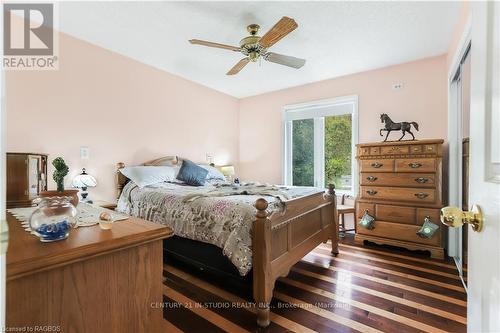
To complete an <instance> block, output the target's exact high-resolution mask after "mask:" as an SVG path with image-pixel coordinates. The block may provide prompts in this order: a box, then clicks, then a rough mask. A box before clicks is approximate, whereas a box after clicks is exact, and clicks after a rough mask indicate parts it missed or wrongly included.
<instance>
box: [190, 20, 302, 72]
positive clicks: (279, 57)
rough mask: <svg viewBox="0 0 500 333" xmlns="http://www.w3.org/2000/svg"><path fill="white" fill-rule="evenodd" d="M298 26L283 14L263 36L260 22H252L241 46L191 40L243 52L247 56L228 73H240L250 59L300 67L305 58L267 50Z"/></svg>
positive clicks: (191, 41)
mask: <svg viewBox="0 0 500 333" xmlns="http://www.w3.org/2000/svg"><path fill="white" fill-rule="evenodd" d="M297 27H298V25H297V22H295V20H294V19H292V18H289V17H286V16H283V17H282V18H281V19H280V20H279V21H278V22H277V23H276V24H275V25H274V26H273V27H272V28H271V29H270V30H269V31H268V32H266V33H265V34H264V35H263V36H262V37H261V36H258V35H257V33H258V32H259V29H260V26H259V25H258V24H250V25H248V26H247V31H248V32H249V33H250V36H246V37H245V38H243V39H242V40H241V41H240V47H234V46H231V45H226V44H220V43H213V42H208V41H204V40H199V39H191V40H189V42H190V43H191V44H197V45H203V46H209V47H214V48H219V49H226V50H231V51H237V52H239V53H242V54H243V55H244V56H245V58H243V59H241V60H240V61H239V62H238V63H237V64H236V65H234V66H233V67H232V68H231V69H230V70H229V72H227V73H226V74H227V75H235V74H238V73H239V72H240V71H241V70H242V69H243V68H244V67H245V66H246V65H247V64H248V63H249V62H250V61H251V62H257V61H259V64H260V63H261V61H262V58H264V60H266V61H269V62H273V63H275V64H280V65H284V66H288V67H293V68H297V69H298V68H300V67H302V66H304V64H305V62H306V61H305V60H304V59H300V58H295V57H291V56H286V55H283V54H278V53H273V52H268V51H267V50H268V49H269V48H270V47H271V46H273V45H274V44H276V43H277V42H278V41H279V40H281V39H283V38H284V37H286V36H287V35H288V34H289V33H290V32H292V31H293V30H295V29H296V28H297Z"/></svg>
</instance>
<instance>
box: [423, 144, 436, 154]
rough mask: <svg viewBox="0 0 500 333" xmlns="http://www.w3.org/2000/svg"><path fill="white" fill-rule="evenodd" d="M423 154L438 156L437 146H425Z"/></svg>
mask: <svg viewBox="0 0 500 333" xmlns="http://www.w3.org/2000/svg"><path fill="white" fill-rule="evenodd" d="M423 153H424V154H436V153H437V146H436V145H425V146H424V147H423Z"/></svg>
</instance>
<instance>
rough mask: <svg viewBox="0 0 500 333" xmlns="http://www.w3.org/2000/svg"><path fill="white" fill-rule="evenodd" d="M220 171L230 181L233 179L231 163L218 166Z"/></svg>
mask: <svg viewBox="0 0 500 333" xmlns="http://www.w3.org/2000/svg"><path fill="white" fill-rule="evenodd" d="M220 172H222V174H223V175H224V176H225V177H226V179H227V180H229V181H230V182H232V181H233V176H234V166H233V165H225V166H221V167H220Z"/></svg>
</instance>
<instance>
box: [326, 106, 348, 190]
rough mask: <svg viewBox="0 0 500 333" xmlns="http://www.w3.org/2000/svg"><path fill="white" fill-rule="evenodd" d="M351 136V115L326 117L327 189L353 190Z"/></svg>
mask: <svg viewBox="0 0 500 333" xmlns="http://www.w3.org/2000/svg"><path fill="white" fill-rule="evenodd" d="M351 134H352V117H351V115H350V114H348V115H342V116H331V117H325V187H326V186H328V184H330V183H333V184H335V188H337V189H339V190H347V191H351V190H352V169H351V167H352V165H351V147H352V145H351V138H352V135H351Z"/></svg>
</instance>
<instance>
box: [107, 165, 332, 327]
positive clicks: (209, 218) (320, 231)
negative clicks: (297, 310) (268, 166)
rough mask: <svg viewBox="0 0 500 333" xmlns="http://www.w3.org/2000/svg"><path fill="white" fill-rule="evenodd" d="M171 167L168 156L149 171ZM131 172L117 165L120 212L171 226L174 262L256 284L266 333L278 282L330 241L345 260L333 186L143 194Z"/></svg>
mask: <svg viewBox="0 0 500 333" xmlns="http://www.w3.org/2000/svg"><path fill="white" fill-rule="evenodd" d="M165 161H169V163H172V164H175V163H178V161H179V159H178V158H177V157H171V156H167V157H163V158H160V159H157V160H154V161H149V162H146V163H144V164H143V165H156V164H155V163H164V162H165ZM158 165H159V164H158ZM124 167H125V164H124V163H121V162H120V163H118V164H117V172H116V180H117V181H116V183H117V196H118V207H117V209H118V210H121V211H123V212H125V213H128V214H130V215H133V216H137V217H140V218H144V219H147V220H150V221H152V222H156V223H162V224H166V225H168V226H170V227H172V229H173V230H174V233H175V234H176V236H175V237H174V238H173V239H172V241H171V242H170V243H168V244H167V245H166V246H165V248H168V251H169V252H168V253H169V254H170V255H173V256H176V257H177V258H178V259H181V260H182V259H185V260H186V261H191V262H196V263H198V264H199V265H204V266H205V268H207V269H211V268H213V270H214V271H219V272H227V271H230V272H231V271H232V273H233V275H239V276H240V277H242V278H251V281H252V294H253V298H254V301H255V306H256V310H257V311H256V313H257V324H258V325H259V326H261V327H266V326H268V325H269V323H270V320H269V314H270V310H269V304H270V302H271V299H272V296H273V289H274V284H275V281H276V279H277V278H279V277H281V276H286V275H288V273H289V271H290V268H291V267H292V266H293V265H294V264H295V263H297V262H298V261H300V260H301V259H302V258H303V257H304V256H305V255H306V254H307V253H309V252H310V251H311V250H313V249H314V248H315V247H316V246H318V245H319V244H320V243H322V242H326V241H327V240H328V239H331V240H332V249H331V252H332V254H334V255H336V254H337V253H338V221H337V211H336V196H335V188H334V186H333V185H330V186H329V188H328V190H326V191H324V190H321V189H317V188H303V187H283V186H276V185H262V184H253V183H248V184H242V185H241V186H238V187H233V186H229V185H227V184H207V185H206V186H201V187H192V186H186V185H184V184H178V183H160V184H155V185H151V186H146V187H144V188H139V187H138V186H137V185H136V184H134V183H133V182H131V181H129V179H128V178H127V177H125V176H124V175H123V174H122V173H121V172H120V170H121V169H123V168H124ZM217 249H219V250H217ZM220 250H222V251H220ZM193 258H195V259H196V260H192V259H193ZM231 266H232V267H231Z"/></svg>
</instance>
